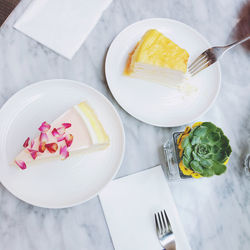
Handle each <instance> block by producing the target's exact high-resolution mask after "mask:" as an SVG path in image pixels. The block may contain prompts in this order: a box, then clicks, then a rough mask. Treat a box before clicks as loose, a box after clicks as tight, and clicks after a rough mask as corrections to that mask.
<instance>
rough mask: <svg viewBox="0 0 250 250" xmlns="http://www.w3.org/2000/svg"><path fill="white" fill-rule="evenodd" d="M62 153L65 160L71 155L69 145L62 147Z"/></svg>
mask: <svg viewBox="0 0 250 250" xmlns="http://www.w3.org/2000/svg"><path fill="white" fill-rule="evenodd" d="M60 155H61V156H62V157H63V158H62V159H63V160H65V159H66V158H68V157H69V151H68V148H67V146H66V145H65V146H63V147H60Z"/></svg>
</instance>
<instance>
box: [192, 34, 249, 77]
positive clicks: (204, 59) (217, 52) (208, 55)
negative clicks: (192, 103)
mask: <svg viewBox="0 0 250 250" xmlns="http://www.w3.org/2000/svg"><path fill="white" fill-rule="evenodd" d="M248 39H250V36H247V37H245V38H243V39H241V40H238V41H236V42H234V43H231V44H228V45H226V46H217V47H212V48H210V49H207V50H205V51H204V52H203V53H202V54H201V55H200V56H198V57H197V58H196V59H195V60H194V61H193V63H192V64H190V65H189V66H188V72H189V73H190V75H191V76H194V75H196V74H197V73H199V72H200V71H202V70H203V69H205V68H207V67H208V66H210V65H212V64H213V63H215V62H216V61H217V60H218V59H219V58H220V57H221V56H223V55H224V53H225V52H227V51H228V50H230V49H232V48H233V47H235V46H236V45H239V44H241V43H244V42H245V41H247V40H248Z"/></svg>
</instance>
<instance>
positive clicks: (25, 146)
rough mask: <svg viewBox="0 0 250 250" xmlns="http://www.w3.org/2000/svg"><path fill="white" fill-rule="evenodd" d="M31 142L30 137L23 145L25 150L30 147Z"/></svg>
mask: <svg viewBox="0 0 250 250" xmlns="http://www.w3.org/2000/svg"><path fill="white" fill-rule="evenodd" d="M29 141H30V138H29V137H28V138H27V139H26V140H25V142H24V143H23V147H24V148H27V147H28V146H29Z"/></svg>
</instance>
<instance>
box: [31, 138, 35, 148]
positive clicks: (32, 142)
mask: <svg viewBox="0 0 250 250" xmlns="http://www.w3.org/2000/svg"><path fill="white" fill-rule="evenodd" d="M34 144H35V140H34V139H32V140H31V142H30V147H31V148H33V147H34Z"/></svg>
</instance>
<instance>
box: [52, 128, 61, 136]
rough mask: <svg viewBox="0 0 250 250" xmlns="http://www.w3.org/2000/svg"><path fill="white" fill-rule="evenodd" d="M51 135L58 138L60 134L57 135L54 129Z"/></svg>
mask: <svg viewBox="0 0 250 250" xmlns="http://www.w3.org/2000/svg"><path fill="white" fill-rule="evenodd" d="M51 134H52V135H53V136H55V137H58V136H60V134H59V133H58V131H57V129H56V128H54V129H53V130H52V132H51Z"/></svg>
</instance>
